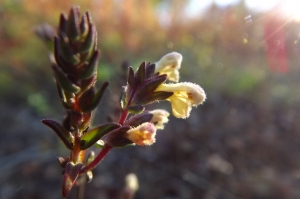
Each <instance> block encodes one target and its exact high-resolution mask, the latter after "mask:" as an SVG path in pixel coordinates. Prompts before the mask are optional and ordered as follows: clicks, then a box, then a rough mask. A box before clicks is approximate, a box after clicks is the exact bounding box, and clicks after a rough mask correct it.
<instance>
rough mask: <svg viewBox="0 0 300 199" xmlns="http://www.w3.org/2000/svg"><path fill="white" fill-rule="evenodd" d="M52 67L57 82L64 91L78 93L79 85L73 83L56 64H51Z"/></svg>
mask: <svg viewBox="0 0 300 199" xmlns="http://www.w3.org/2000/svg"><path fill="white" fill-rule="evenodd" d="M52 69H53V71H54V75H55V79H56V81H57V83H58V84H59V86H60V87H61V88H62V89H63V90H64V91H67V92H69V93H78V92H79V91H80V87H78V86H76V85H75V84H73V83H72V82H71V81H70V80H69V79H68V78H67V76H66V75H65V74H64V73H63V72H62V71H61V70H59V68H58V67H57V66H56V65H54V64H52Z"/></svg>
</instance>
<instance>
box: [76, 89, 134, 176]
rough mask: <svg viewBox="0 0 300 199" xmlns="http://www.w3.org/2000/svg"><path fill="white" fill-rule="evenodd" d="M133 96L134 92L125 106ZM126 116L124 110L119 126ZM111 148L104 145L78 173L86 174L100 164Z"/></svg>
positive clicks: (126, 112) (126, 113)
mask: <svg viewBox="0 0 300 199" xmlns="http://www.w3.org/2000/svg"><path fill="white" fill-rule="evenodd" d="M134 94H135V91H132V92H131V95H130V97H129V100H128V104H127V106H129V105H130V103H131V101H132V99H133V96H134ZM128 114H129V112H128V110H127V109H125V110H123V111H122V114H121V116H120V119H119V124H121V125H123V124H124V123H125V121H126V119H127V116H128ZM112 148H113V147H112V146H109V145H108V144H105V145H104V147H103V148H102V150H101V151H100V153H99V154H98V155H97V156H96V157H95V159H94V160H93V161H92V162H90V163H89V164H87V165H86V166H85V167H83V168H82V169H81V170H80V173H85V172H87V171H89V170H92V169H94V168H95V167H96V166H97V165H98V164H99V163H100V161H101V160H102V159H103V158H104V157H105V156H106V155H107V154H108V152H109V151H110V150H111V149H112Z"/></svg>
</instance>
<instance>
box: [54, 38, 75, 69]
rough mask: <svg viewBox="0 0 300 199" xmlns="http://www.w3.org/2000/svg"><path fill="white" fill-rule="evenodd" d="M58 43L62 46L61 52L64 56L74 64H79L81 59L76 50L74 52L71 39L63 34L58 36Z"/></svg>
mask: <svg viewBox="0 0 300 199" xmlns="http://www.w3.org/2000/svg"><path fill="white" fill-rule="evenodd" d="M58 44H59V46H60V51H59V54H60V55H61V56H62V58H63V59H64V60H65V61H66V62H68V63H71V64H73V65H76V64H79V62H80V59H79V57H78V55H77V54H75V52H73V50H72V47H71V46H70V43H69V41H68V40H67V39H66V38H65V39H64V37H63V36H60V37H59V38H58Z"/></svg>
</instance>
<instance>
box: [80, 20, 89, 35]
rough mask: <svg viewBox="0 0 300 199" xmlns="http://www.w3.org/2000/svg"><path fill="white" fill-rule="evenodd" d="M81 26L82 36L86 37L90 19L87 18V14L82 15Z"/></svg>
mask: <svg viewBox="0 0 300 199" xmlns="http://www.w3.org/2000/svg"><path fill="white" fill-rule="evenodd" d="M79 27H80V32H81V37H86V35H87V33H88V29H89V25H88V20H87V16H86V15H83V16H82V17H81V21H80V24H79Z"/></svg>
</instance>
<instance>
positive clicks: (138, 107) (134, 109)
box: [127, 104, 145, 114]
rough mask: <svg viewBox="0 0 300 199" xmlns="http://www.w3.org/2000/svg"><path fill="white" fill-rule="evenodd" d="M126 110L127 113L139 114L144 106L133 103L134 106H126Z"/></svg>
mask: <svg viewBox="0 0 300 199" xmlns="http://www.w3.org/2000/svg"><path fill="white" fill-rule="evenodd" d="M127 110H128V111H129V113H132V114H140V113H142V112H143V111H144V110H145V107H144V106H142V105H139V104H138V105H134V106H128V107H127Z"/></svg>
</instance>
